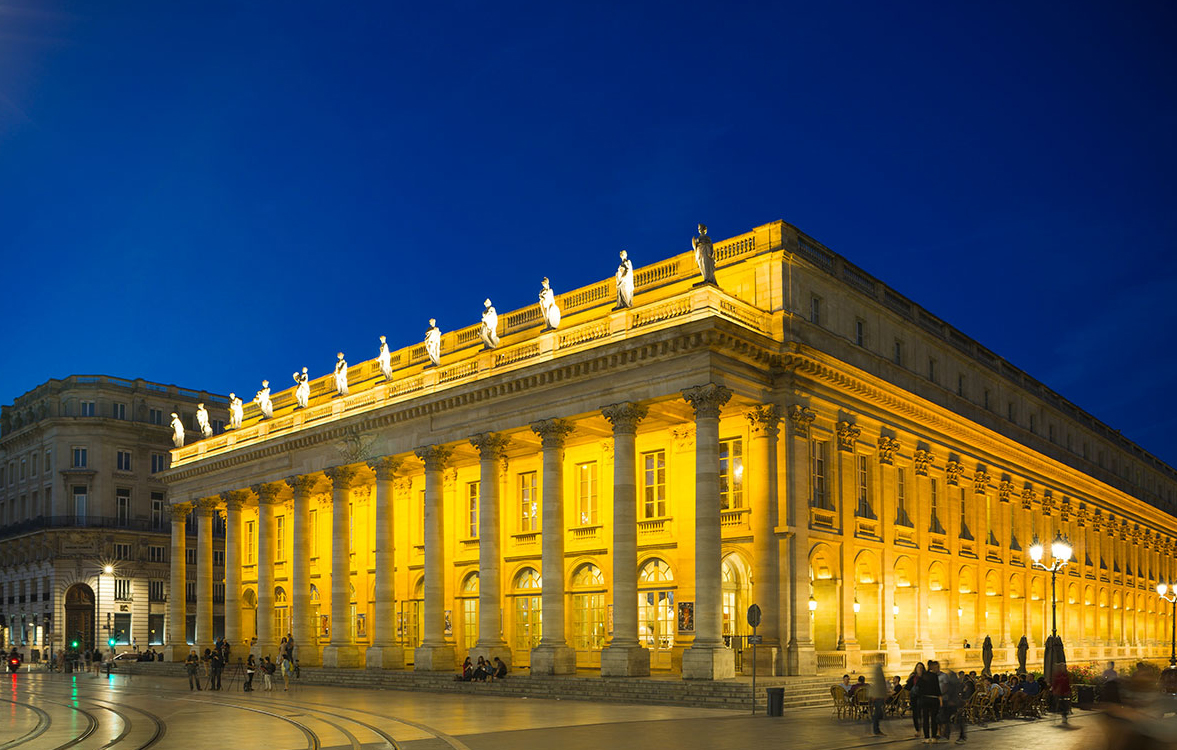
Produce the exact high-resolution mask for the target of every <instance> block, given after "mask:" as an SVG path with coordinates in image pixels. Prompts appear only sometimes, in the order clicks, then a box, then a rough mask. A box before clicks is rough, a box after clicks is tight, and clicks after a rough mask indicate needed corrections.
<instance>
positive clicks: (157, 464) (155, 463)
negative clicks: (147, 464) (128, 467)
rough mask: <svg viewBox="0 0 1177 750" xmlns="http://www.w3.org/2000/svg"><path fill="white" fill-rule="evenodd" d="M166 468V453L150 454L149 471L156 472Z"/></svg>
mask: <svg viewBox="0 0 1177 750" xmlns="http://www.w3.org/2000/svg"><path fill="white" fill-rule="evenodd" d="M166 468H168V456H167V454H166V453H152V454H151V473H152V474H158V473H159V472H161V471H163V470H164V469H166Z"/></svg>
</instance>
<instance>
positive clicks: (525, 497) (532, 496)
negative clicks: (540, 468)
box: [519, 471, 540, 532]
mask: <svg viewBox="0 0 1177 750" xmlns="http://www.w3.org/2000/svg"><path fill="white" fill-rule="evenodd" d="M535 483H536V477H535V472H534V471H528V472H524V473H522V474H520V475H519V531H523V532H526V531H539V530H540V527H539V497H538V496H537V493H536V484H535Z"/></svg>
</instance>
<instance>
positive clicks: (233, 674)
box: [226, 656, 245, 691]
mask: <svg viewBox="0 0 1177 750" xmlns="http://www.w3.org/2000/svg"><path fill="white" fill-rule="evenodd" d="M238 678H242V679H243V680H244V678H245V668H244V666H242V664H241V657H240V656H238V657H237V663H236V664H234V665H233V666H232V667H231V668H230V669H229V687H227V688H226V690H230V691H231V690H233V686H234V685H236V684H237V679H238ZM242 689H243V690H244V689H245V686H244V683H243V684H242Z"/></svg>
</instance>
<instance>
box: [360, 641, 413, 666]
mask: <svg viewBox="0 0 1177 750" xmlns="http://www.w3.org/2000/svg"><path fill="white" fill-rule="evenodd" d="M364 666H366V667H367V668H368V669H404V668H405V649H404V647H403V646H369V647H368V650H367V651H365V652H364Z"/></svg>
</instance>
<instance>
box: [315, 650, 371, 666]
mask: <svg viewBox="0 0 1177 750" xmlns="http://www.w3.org/2000/svg"><path fill="white" fill-rule="evenodd" d="M361 663H362V662H361V659H360V649H359V647H358V646H331V645H328V646H324V647H323V666H324V667H358V666H360V664H361Z"/></svg>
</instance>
